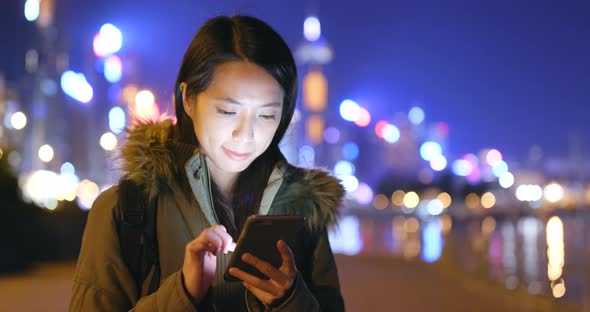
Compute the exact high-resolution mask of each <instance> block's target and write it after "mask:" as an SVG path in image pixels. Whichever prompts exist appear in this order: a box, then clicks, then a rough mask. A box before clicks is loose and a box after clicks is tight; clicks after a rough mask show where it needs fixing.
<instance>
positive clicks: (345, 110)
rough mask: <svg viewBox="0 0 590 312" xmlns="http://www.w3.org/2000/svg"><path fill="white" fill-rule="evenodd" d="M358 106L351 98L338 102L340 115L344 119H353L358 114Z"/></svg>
mask: <svg viewBox="0 0 590 312" xmlns="http://www.w3.org/2000/svg"><path fill="white" fill-rule="evenodd" d="M360 110H361V108H360V106H359V105H358V104H357V103H356V102H354V101H353V100H348V99H347V100H344V101H342V103H340V116H341V117H342V119H344V120H346V121H355V120H356V119H357V118H358V116H359V114H360Z"/></svg>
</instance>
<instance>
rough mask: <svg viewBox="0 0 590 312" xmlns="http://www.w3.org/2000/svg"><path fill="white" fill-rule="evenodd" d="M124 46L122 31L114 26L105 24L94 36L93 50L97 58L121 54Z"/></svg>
mask: <svg viewBox="0 0 590 312" xmlns="http://www.w3.org/2000/svg"><path fill="white" fill-rule="evenodd" d="M122 45H123V35H122V34H121V31H120V30H119V29H118V28H117V27H115V26H114V25H112V24H108V23H107V24H104V25H102V27H100V31H99V32H98V34H96V35H95V36H94V41H93V48H94V54H95V55H96V56H97V57H106V56H109V55H111V54H114V53H117V52H119V50H120V49H121V47H122Z"/></svg>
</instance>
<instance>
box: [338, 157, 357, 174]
mask: <svg viewBox="0 0 590 312" xmlns="http://www.w3.org/2000/svg"><path fill="white" fill-rule="evenodd" d="M334 174H335V175H336V176H337V177H341V176H351V175H354V165H353V164H352V163H351V162H349V161H346V160H341V161H339V162H337V163H336V165H334Z"/></svg>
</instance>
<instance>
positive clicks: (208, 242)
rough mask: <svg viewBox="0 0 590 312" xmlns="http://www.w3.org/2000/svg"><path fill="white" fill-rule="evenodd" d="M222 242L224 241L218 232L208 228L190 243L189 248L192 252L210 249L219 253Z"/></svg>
mask: <svg viewBox="0 0 590 312" xmlns="http://www.w3.org/2000/svg"><path fill="white" fill-rule="evenodd" d="M222 243H223V242H222V240H221V238H220V237H219V235H218V234H217V233H215V232H214V231H213V230H211V229H206V230H204V231H203V232H201V235H199V236H198V237H197V238H196V239H194V240H193V241H192V242H190V243H189V245H188V249H189V251H191V252H201V251H209V252H211V253H213V254H214V255H217V254H218V253H219V250H220V248H221V245H222Z"/></svg>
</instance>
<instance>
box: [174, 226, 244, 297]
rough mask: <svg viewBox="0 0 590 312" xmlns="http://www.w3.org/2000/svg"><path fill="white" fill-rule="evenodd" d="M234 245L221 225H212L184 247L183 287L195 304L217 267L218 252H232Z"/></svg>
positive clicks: (211, 280) (208, 284) (202, 294)
mask: <svg viewBox="0 0 590 312" xmlns="http://www.w3.org/2000/svg"><path fill="white" fill-rule="evenodd" d="M235 247H236V243H234V242H233V239H232V237H231V236H230V235H229V234H228V233H227V230H226V229H225V227H224V226H223V225H214V226H212V227H210V228H208V229H205V230H203V232H201V234H200V235H199V236H198V237H197V238H195V239H194V240H192V241H191V242H190V243H188V244H187V245H186V250H185V254H184V264H183V265H182V275H183V281H184V286H185V288H186V290H187V291H188V293H189V294H190V295H191V297H192V299H193V300H194V302H195V303H199V302H201V300H203V297H205V295H206V294H207V291H208V290H209V287H210V286H211V283H212V282H213V278H214V277H215V269H216V266H217V260H216V259H217V255H218V254H219V253H220V252H223V253H227V252H228V251H233V250H234V249H235Z"/></svg>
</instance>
